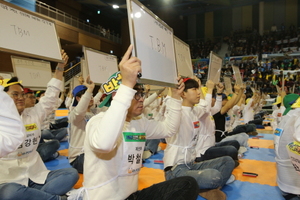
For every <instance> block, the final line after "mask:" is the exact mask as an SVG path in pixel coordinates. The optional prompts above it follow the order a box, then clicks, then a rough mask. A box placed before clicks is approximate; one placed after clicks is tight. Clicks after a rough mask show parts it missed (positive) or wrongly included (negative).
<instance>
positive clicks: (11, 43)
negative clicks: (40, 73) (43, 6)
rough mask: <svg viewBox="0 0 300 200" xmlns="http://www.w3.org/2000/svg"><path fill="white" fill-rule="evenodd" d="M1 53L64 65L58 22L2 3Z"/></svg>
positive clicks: (0, 13)
mask: <svg viewBox="0 0 300 200" xmlns="http://www.w3.org/2000/svg"><path fill="white" fill-rule="evenodd" d="M0 27H1V28H0V36H1V37H0V50H1V51H5V52H10V53H14V54H20V55H23V56H30V57H34V58H39V59H43V60H49V61H55V62H61V61H62V57H61V53H60V43H59V41H58V37H57V33H56V29H55V23H54V22H53V21H49V20H48V19H45V18H42V17H40V16H39V15H37V14H35V13H33V12H31V11H29V10H25V9H23V8H20V7H17V6H15V5H13V4H10V3H6V2H4V1H1V3H0Z"/></svg>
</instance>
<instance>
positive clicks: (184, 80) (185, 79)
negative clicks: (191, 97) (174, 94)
mask: <svg viewBox="0 0 300 200" xmlns="http://www.w3.org/2000/svg"><path fill="white" fill-rule="evenodd" d="M190 79H191V78H184V79H183V82H184V83H185V82H186V81H187V80H190Z"/></svg>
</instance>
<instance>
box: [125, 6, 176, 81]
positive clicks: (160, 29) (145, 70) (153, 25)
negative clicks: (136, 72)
mask: <svg viewBox="0 0 300 200" xmlns="http://www.w3.org/2000/svg"><path fill="white" fill-rule="evenodd" d="M127 12H128V22H129V30H130V31H129V32H130V40H131V44H133V45H134V50H133V53H132V54H133V55H134V56H136V57H138V58H139V59H140V60H141V61H142V78H141V82H143V83H147V84H152V85H161V86H174V85H176V84H177V67H176V59H175V52H174V39H173V29H172V28H170V27H169V26H168V25H167V24H166V23H165V22H163V21H162V20H160V19H159V18H158V17H157V16H156V15H154V14H153V13H152V12H151V11H150V10H149V9H147V8H146V7H145V6H144V5H142V4H141V3H140V2H138V1H136V0H127Z"/></svg>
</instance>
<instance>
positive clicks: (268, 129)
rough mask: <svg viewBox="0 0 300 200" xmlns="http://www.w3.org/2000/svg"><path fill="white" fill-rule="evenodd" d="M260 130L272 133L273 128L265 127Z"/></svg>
mask: <svg viewBox="0 0 300 200" xmlns="http://www.w3.org/2000/svg"><path fill="white" fill-rule="evenodd" d="M257 129H258V130H266V131H272V130H273V129H272V127H271V126H265V128H257Z"/></svg>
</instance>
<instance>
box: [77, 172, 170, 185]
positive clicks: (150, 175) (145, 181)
mask: <svg viewBox="0 0 300 200" xmlns="http://www.w3.org/2000/svg"><path fill="white" fill-rule="evenodd" d="M163 181H165V176H164V172H163V170H161V169H153V168H148V167H142V169H141V171H140V174H139V188H138V189H139V190H141V189H144V188H147V187H150V186H151V185H153V184H155V183H160V182H163ZM82 183H83V175H82V174H79V180H78V181H77V183H76V184H75V185H74V188H75V189H78V188H80V187H82Z"/></svg>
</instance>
